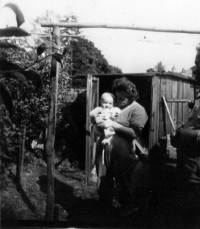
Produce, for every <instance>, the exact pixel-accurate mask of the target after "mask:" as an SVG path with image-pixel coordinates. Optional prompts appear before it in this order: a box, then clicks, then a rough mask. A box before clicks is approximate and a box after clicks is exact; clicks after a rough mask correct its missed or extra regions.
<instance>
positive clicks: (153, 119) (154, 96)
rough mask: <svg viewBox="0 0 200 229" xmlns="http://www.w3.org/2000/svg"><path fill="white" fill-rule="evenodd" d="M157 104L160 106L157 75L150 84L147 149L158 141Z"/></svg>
mask: <svg viewBox="0 0 200 229" xmlns="http://www.w3.org/2000/svg"><path fill="white" fill-rule="evenodd" d="M159 106H160V78H159V76H153V78H152V84H151V109H150V130H149V151H150V150H151V149H152V148H153V147H154V146H155V145H156V144H157V142H158V131H159Z"/></svg>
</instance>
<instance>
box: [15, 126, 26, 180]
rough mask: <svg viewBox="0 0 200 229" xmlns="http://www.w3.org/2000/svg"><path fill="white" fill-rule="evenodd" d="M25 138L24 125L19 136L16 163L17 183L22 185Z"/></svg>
mask: <svg viewBox="0 0 200 229" xmlns="http://www.w3.org/2000/svg"><path fill="white" fill-rule="evenodd" d="M25 140H26V126H24V128H23V133H22V136H21V135H20V136H19V154H18V164H17V175H16V178H17V184H18V185H22V171H23V165H24V151H25Z"/></svg>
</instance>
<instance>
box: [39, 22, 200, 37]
mask: <svg viewBox="0 0 200 229" xmlns="http://www.w3.org/2000/svg"><path fill="white" fill-rule="evenodd" d="M41 26H42V27H52V26H59V27H65V28H104V29H129V30H140V31H149V32H163V33H190V34H200V31H199V30H178V29H163V28H155V27H152V28H150V27H136V26H133V25H110V24H92V23H64V22H63V23H62V22H59V23H41Z"/></svg>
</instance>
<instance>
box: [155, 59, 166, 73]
mask: <svg viewBox="0 0 200 229" xmlns="http://www.w3.org/2000/svg"><path fill="white" fill-rule="evenodd" d="M155 70H156V71H157V72H160V73H163V72H165V66H164V65H163V63H162V61H160V62H158V63H157V64H156V66H155Z"/></svg>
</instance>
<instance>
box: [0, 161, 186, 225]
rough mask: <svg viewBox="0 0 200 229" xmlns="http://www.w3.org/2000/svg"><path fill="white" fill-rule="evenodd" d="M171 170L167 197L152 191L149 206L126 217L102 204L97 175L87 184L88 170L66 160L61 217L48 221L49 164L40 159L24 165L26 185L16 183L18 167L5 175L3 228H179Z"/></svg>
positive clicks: (58, 175) (59, 175)
mask: <svg viewBox="0 0 200 229" xmlns="http://www.w3.org/2000/svg"><path fill="white" fill-rule="evenodd" d="M166 171H167V170H166ZM171 172H172V170H170V172H169V173H168V175H166V177H165V180H166V187H165V193H162V196H160V197H158V199H161V198H163V201H162V204H160V202H159V203H157V198H152V195H151V193H149V194H150V195H149V198H148V199H147V201H148V204H147V205H145V206H148V209H147V208H146V207H145V208H141V210H139V211H137V212H136V213H134V214H132V215H131V216H129V217H126V218H124V217H121V215H120V214H119V209H117V208H113V209H112V210H110V209H103V208H101V207H100V205H99V202H98V194H97V189H96V179H97V178H96V176H95V175H94V176H93V177H91V181H90V183H89V184H88V185H87V186H86V185H85V182H84V171H82V170H80V169H78V168H77V167H76V166H70V165H69V163H68V161H64V162H63V163H62V164H61V165H60V166H59V167H58V169H56V170H55V205H56V208H57V211H58V212H59V219H55V221H53V222H48V221H47V220H45V210H46V191H47V183H46V163H45V162H44V161H43V160H41V159H37V160H35V161H34V162H32V163H30V164H27V165H25V166H24V169H23V185H22V187H16V185H15V182H14V178H15V168H14V167H13V169H12V170H8V171H6V173H5V174H3V175H1V220H2V227H3V228H16V227H24V228H28V227H39V228H41V227H56V228H59V227H65V228H66V227H79V228H80V227H81V228H83V227H85V228H89V227H90V228H91V227H93V228H97V227H100V228H102V227H103V228H122V227H123V228H125V227H126V228H127V227H129V228H175V227H176V226H178V224H177V222H178V221H177V217H176V210H177V208H174V205H172V203H174V202H175V199H176V193H175V190H171V187H172V186H169V185H168V183H167V182H168V181H167V180H170V182H171V183H173V180H171V177H170V176H169V174H170V173H171ZM149 206H151V207H149ZM163 206H164V208H163ZM163 209H164V210H163ZM179 226H180V225H179ZM176 228H179V227H176ZM181 228H182V227H181Z"/></svg>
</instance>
